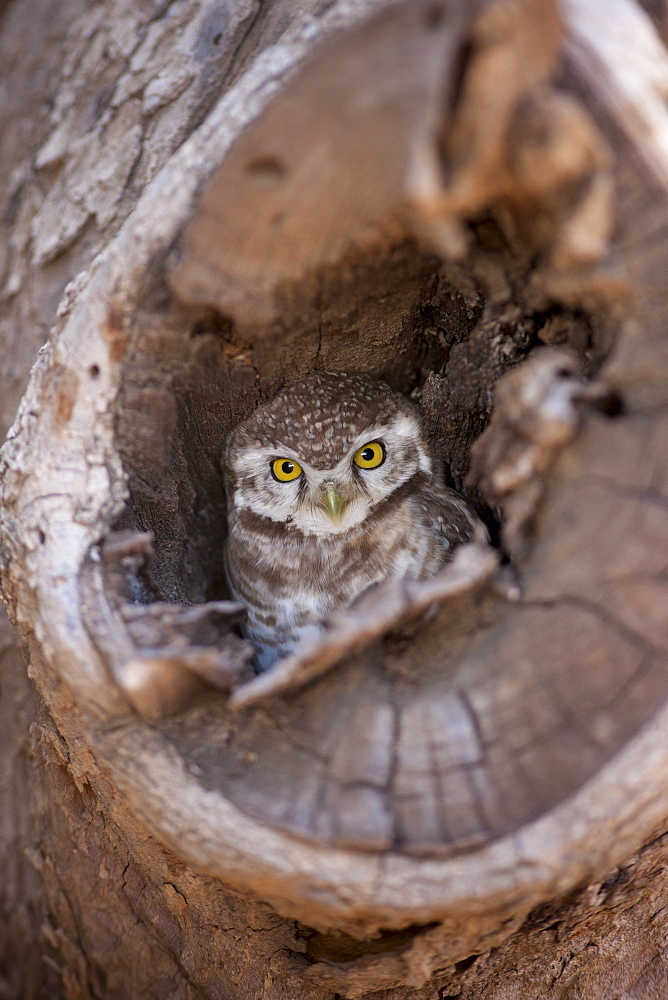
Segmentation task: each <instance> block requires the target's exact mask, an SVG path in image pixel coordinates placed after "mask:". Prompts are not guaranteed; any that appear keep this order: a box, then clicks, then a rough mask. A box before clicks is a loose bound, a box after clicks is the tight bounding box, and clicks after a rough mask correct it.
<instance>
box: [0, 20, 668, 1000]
mask: <svg viewBox="0 0 668 1000" xmlns="http://www.w3.org/2000/svg"><path fill="white" fill-rule="evenodd" d="M612 6H613V7H614V12H613V14H614V17H613V16H612V15H611V14H610V12H609V10H608V7H609V5H607V6H606V5H603V4H601V5H599V4H598V3H593V2H587V3H584V0H582V2H576V0H570V2H569V3H564V4H563V5H562V6H561V7H560V8H557V6H556V5H553V4H550V3H545V2H543V0H497V2H491V3H487V4H481V5H480V7H479V8H478V9H474V8H473V7H471V8H467V9H466V10H462V9H461V8H462V5H460V4H457V3H453V4H450V5H447V4H446V5H443V6H440V5H437V4H427V3H424V4H423V3H396V4H384V3H382V2H380V0H378V2H376V3H372V2H365V0H359V2H358V3H344V2H340V3H334V4H331V3H312V4H309V3H304V4H300V5H296V4H294V3H290V2H287V0H286V2H281V0H274V2H272V3H269V4H265V5H260V4H258V3H252V2H251V0H249V2H248V3H242V4H240V3H235V4H231V3H230V4H228V5H222V6H221V5H220V4H213V3H200V4H197V5H181V4H169V3H161V4H150V3H149V4H143V5H136V4H131V5H129V6H128V5H125V4H123V3H118V4H113V5H111V7H110V5H109V4H105V5H102V4H99V5H96V6H93V7H91V6H90V5H83V4H82V5H79V6H77V4H76V3H72V2H68V3H67V4H65V5H55V6H54V5H53V4H49V3H43V4H41V5H40V4H39V3H37V0H31V3H24V4H21V5H19V4H18V3H17V2H10V3H7V4H5V5H4V7H3V8H2V10H0V18H1V21H0V56H1V57H3V65H6V66H7V67H8V70H7V82H8V88H9V92H11V93H12V94H16V95H17V96H16V98H15V99H13V100H12V101H8V102H4V104H3V108H2V111H1V112H0V114H1V115H2V123H1V124H2V132H3V137H4V136H7V137H8V141H7V148H8V149H9V150H11V153H10V156H9V157H8V159H7V160H6V161H5V162H3V170H4V173H3V176H2V178H0V184H1V185H2V187H1V188H0V198H1V199H2V203H3V206H4V210H3V217H2V226H3V233H2V236H3V239H2V240H1V241H0V245H2V247H3V253H4V255H5V256H4V260H3V261H2V275H3V280H4V285H3V290H2V296H3V318H2V323H1V324H0V338H1V340H2V344H3V351H2V352H1V359H2V360H1V361H0V365H1V367H0V384H2V386H3V393H2V402H1V407H2V420H3V427H4V428H5V429H6V428H8V427H9V424H10V423H11V421H12V419H13V417H14V414H15V411H16V406H17V403H18V400H19V397H20V396H21V394H22V392H23V390H24V388H25V385H26V380H27V375H28V368H29V366H30V364H31V363H32V362H33V360H34V358H35V356H36V353H37V348H38V347H39V345H40V344H41V343H42V342H43V341H44V340H45V337H46V332H47V330H48V327H49V326H50V324H51V321H52V319H53V317H54V313H55V311H56V307H57V305H58V303H59V302H61V307H60V312H59V319H58V323H57V325H56V328H55V330H54V333H53V335H52V338H51V341H50V344H49V346H48V348H47V350H46V351H45V352H43V353H42V355H41V356H40V359H39V362H38V364H37V365H36V367H35V370H34V373H33V376H32V379H31V381H30V385H29V387H28V389H27V392H26V395H25V397H24V402H23V404H22V406H21V409H20V411H19V415H18V419H17V421H16V424H15V426H14V429H13V430H12V432H11V435H10V438H9V440H8V442H7V444H6V445H5V448H4V450H3V466H2V471H3V484H2V489H3V503H4V509H3V514H2V535H1V555H2V559H1V560H0V561H1V562H2V570H3V592H4V598H5V600H6V602H7V605H8V607H9V610H10V613H11V615H12V617H13V618H14V620H15V621H16V623H17V624H18V626H19V629H20V630H21V634H22V637H23V639H24V640H25V642H26V645H27V649H28V650H29V656H30V672H31V675H32V677H33V678H34V680H35V682H36V685H37V690H38V692H39V693H36V692H35V691H34V690H33V688H32V687H31V686H30V685H29V683H28V682H27V679H26V677H25V675H24V672H23V667H22V660H21V658H20V655H19V653H18V652H17V647H16V646H15V645H14V644H13V643H12V641H11V639H10V638H9V635H10V633H9V631H7V632H6V635H7V636H8V638H7V639H6V640H5V642H4V644H3V646H2V668H3V685H2V691H1V693H2V698H1V700H0V720H1V721H2V732H3V744H2V755H1V757H0V789H1V790H2V793H3V799H5V800H6V802H7V806H6V808H4V809H3V812H2V826H1V827H0V830H1V832H2V840H3V844H6V845H7V851H6V852H3V856H4V860H3V861H2V862H1V863H0V865H1V867H0V874H2V876H3V877H2V880H1V881H2V897H1V898H0V901H1V904H2V910H3V913H4V914H5V915H6V921H5V927H4V928H3V934H2V937H1V938H0V947H1V948H2V951H0V956H1V961H2V965H1V966H0V969H1V970H2V977H3V978H2V979H1V980H0V991H2V992H3V994H4V995H6V996H8V997H13V996H17V997H18V996H23V997H26V998H30V997H37V996H39V995H43V993H44V992H48V994H49V995H50V996H58V995H62V996H63V997H65V998H68V1000H70V998H72V1000H74V998H79V997H82V998H83V997H91V998H113V997H119V998H120V997H128V996H136V995H145V996H150V997H156V998H158V997H183V998H186V997H225V998H239V1000H242V998H244V1000H245V998H246V997H251V996H252V997H257V998H265V1000H281V998H285V1000H288V998H290V1000H308V998H312V1000H318V998H321V1000H325V998H327V997H330V998H331V997H332V996H333V995H336V994H338V995H340V996H344V997H357V996H363V995H375V996H377V997H378V998H380V997H381V996H382V997H384V998H386V1000H390V998H392V1000H427V998H430V1000H433V998H434V997H435V996H436V995H438V996H439V997H440V1000H447V998H453V997H462V998H474V997H485V998H497V997H498V998H508V997H515V996H517V997H523V998H524V997H528V998H531V997H536V998H539V997H545V996H550V997H552V996H553V997H555V998H563V1000H573V998H574V997H576V996H588V997H602V998H604V997H605V998H610V1000H612V998H614V997H618V998H619V997H624V998H637V1000H641V998H652V997H661V996H663V995H664V994H665V992H666V989H667V988H668V972H667V969H668V965H667V964H666V955H665V949H666V945H665V939H666V919H665V913H666V912H668V908H667V900H666V896H667V895H668V880H667V879H666V877H665V862H666V845H665V838H664V837H663V836H661V830H662V829H664V828H665V817H666V814H668V804H667V803H666V802H665V799H664V795H663V786H664V775H665V768H666V766H667V763H668V760H667V756H666V745H667V742H668V741H667V740H666V731H667V727H668V722H667V721H666V715H667V710H666V698H667V696H668V674H667V673H666V647H667V645H668V633H667V632H666V616H665V606H666V565H665V551H666V545H665V543H666V541H667V540H668V526H667V523H666V509H667V508H666V478H667V474H668V464H667V460H666V448H665V441H666V427H665V406H666V384H668V382H667V379H666V373H667V368H668V351H667V350H666V344H667V343H668V341H667V340H666V336H665V330H666V328H667V324H666V319H668V317H667V316H666V311H667V310H668V299H667V298H666V295H665V292H664V289H663V275H664V274H665V267H666V255H667V254H668V251H667V250H666V244H665V239H664V232H665V228H666V222H667V221H668V220H667V219H666V209H665V192H666V188H667V187H668V122H667V121H666V113H665V108H664V106H663V103H662V98H663V94H664V90H663V89H662V88H664V89H665V87H666V85H667V82H668V69H667V66H668V61H667V60H666V56H665V52H664V50H663V48H662V46H661V45H660V43H659V41H658V37H657V35H656V34H655V33H654V29H653V28H652V25H651V22H650V20H649V19H648V18H646V17H645V15H644V14H643V13H642V12H641V11H640V9H639V8H638V7H637V6H636V5H635V4H633V3H631V2H627V0H615V3H614V4H613V5H612ZM647 6H648V9H649V5H647ZM651 13H652V16H653V17H654V18H655V20H656V21H657V23H660V11H659V8H658V6H657V5H654V7H653V8H652V9H651ZM611 18H612V21H613V22H614V26H615V27H614V30H615V31H619V25H620V24H623V25H624V26H625V31H626V35H625V37H626V38H627V39H629V38H632V39H634V40H635V42H636V46H635V47H634V46H633V45H629V44H628V42H627V50H628V51H626V52H625V54H624V55H623V57H622V56H620V53H619V52H618V51H616V50H615V48H614V44H613V43H614V38H613V36H612V35H611V34H610V33H609V32H608V31H607V27H608V25H609V23H610V21H611ZM45 25H48V30H47V29H46V28H45ZM622 64H623V66H624V69H625V71H626V72H625V73H622V72H621V70H622ZM54 79H55V80H57V84H56V85H54V83H53V80H54ZM629 80H632V81H634V83H633V85H629ZM197 126H201V127H200V128H199V131H197V132H195V133H194V130H195V129H196V128H197ZM192 133H194V134H192ZM191 134H192V136H191ZM189 136H191V138H188V137H189ZM163 166H164V168H165V169H164V170H163V171H162V172H160V168H161V167H163ZM5 168H6V169H5ZM133 209H136V211H135V213H134V215H132V216H131V215H130V213H131V212H132V210H133ZM84 268H85V269H86V272H87V273H80V274H79V276H78V277H76V278H75V275H77V274H78V272H82V271H83V269H84ZM73 278H74V279H75V280H74V281H73V282H72V284H71V285H70V286H69V288H68V289H64V285H65V283H66V282H67V281H69V280H70V279H73ZM545 344H547V345H551V347H552V348H554V346H555V345H558V346H559V347H560V352H559V353H557V352H555V351H554V350H553V349H552V350H547V353H546V348H544V347H543V348H542V353H541V351H538V350H535V349H536V348H537V347H540V346H541V345H545ZM564 348H566V350H564ZM527 358H528V360H525V359H527ZM521 362H524V363H523V364H521ZM314 367H332V368H352V369H363V370H368V371H372V372H374V373H376V374H379V375H381V376H382V377H384V378H386V379H387V380H388V381H389V382H390V383H391V384H392V385H394V386H395V387H396V388H398V389H400V390H402V391H405V392H410V393H412V394H413V397H414V398H415V399H416V400H418V401H421V403H422V406H423V409H424V412H425V417H426V420H427V424H428V427H429V431H430V434H431V436H432V438H433V441H434V444H435V446H436V447H437V448H438V450H439V451H440V453H441V455H442V457H443V459H444V461H445V462H446V463H447V467H448V469H449V475H450V478H451V480H452V482H453V483H454V484H455V485H456V486H457V487H458V488H460V489H462V490H464V491H466V492H467V493H468V495H469V498H470V499H471V500H472V501H473V502H474V503H476V504H477V505H478V506H479V509H480V510H481V512H482V513H483V515H484V516H485V517H486V518H487V519H488V522H489V524H490V527H491V529H492V533H493V539H494V541H495V542H497V543H498V544H499V546H500V547H501V550H502V555H503V557H504V559H505V560H506V562H507V565H506V566H504V567H502V568H501V569H500V570H499V571H498V572H497V571H496V569H495V567H496V563H497V559H496V558H495V557H494V555H493V554H492V553H491V552H490V551H489V550H488V549H485V548H484V547H483V546H479V548H478V549H477V550H475V552H477V554H475V552H474V553H473V554H469V555H470V560H469V562H466V559H467V558H468V557H467V556H466V554H464V557H463V562H462V563H461V564H459V563H458V564H457V567H456V568H455V566H453V570H452V572H451V574H450V575H448V574H445V575H444V577H443V578H442V579H440V580H438V581H434V582H433V585H434V587H435V588H436V590H437V591H438V593H437V594H436V593H435V595H432V596H437V597H438V600H439V601H440V602H441V608H440V611H439V613H438V614H436V615H433V616H432V617H430V618H429V619H427V620H426V621H421V620H419V619H418V620H417V621H415V620H413V621H412V622H411V623H410V624H409V625H408V626H407V624H406V619H407V617H410V614H411V613H413V614H414V613H415V612H416V610H422V609H423V608H424V606H425V604H426V603H427V594H426V592H422V591H420V590H419V588H418V589H416V590H414V591H413V590H411V589H410V588H409V589H404V590H400V591H398V592H396V593H395V592H392V593H388V594H387V595H385V597H386V598H387V599H385V597H384V599H383V601H382V602H381V601H379V600H376V602H375V603H374V600H373V598H372V599H371V600H370V601H367V602H366V604H364V605H362V606H361V607H360V608H358V609H357V610H356V611H355V613H354V614H352V615H350V616H344V617H343V619H341V620H339V621H337V623H336V627H335V628H333V629H332V631H331V633H330V635H329V636H328V638H327V642H326V643H325V644H324V646H323V647H319V648H318V649H317V650H315V652H312V654H311V658H310V660H309V659H308V657H305V658H303V659H302V661H300V662H298V663H296V664H292V665H290V664H287V665H284V666H283V667H282V668H281V669H282V670H283V674H279V673H277V674H276V675H275V678H274V679H273V680H272V681H271V683H270V684H268V685H265V686H261V685H258V683H257V682H251V684H252V685H254V686H253V687H251V686H248V687H246V688H244V686H243V684H244V683H247V676H246V674H245V673H244V671H245V670H246V659H247V658H246V656H245V652H244V649H243V644H242V643H241V642H240V641H239V640H238V638H237V637H236V636H235V634H234V631H233V623H234V614H236V610H235V609H234V608H231V607H230V606H229V605H227V604H224V603H222V602H223V601H224V599H225V597H226V594H225V587H224V581H223V579H222V575H221V572H220V560H219V555H218V554H219V551H220V547H221V544H222V541H223V539H224V535H225V519H224V514H223V510H224V505H223V498H222V481H221V473H220V468H219V456H220V452H221V450H222V445H223V442H224V439H225V436H226V434H227V432H228V430H229V429H230V427H232V426H233V425H234V424H235V422H236V421H237V420H238V419H240V417H242V416H244V415H245V414H246V413H247V412H249V411H250V409H252V407H253V406H255V405H256V404H257V402H258V401H259V400H261V399H263V398H266V397H267V396H268V395H269V394H271V393H272V392H273V391H275V389H276V388H278V387H279V386H281V385H283V384H284V383H285V382H286V381H289V380H291V379H294V378H298V377H301V376H302V375H303V374H305V373H307V372H308V371H310V370H312V369H313V368H314ZM504 373H506V374H504ZM500 380H501V381H500ZM495 392H496V407H495V410H494V414H493V416H492V419H491V421H490V416H491V414H492V403H493V399H494V397H495ZM485 427H487V430H486V431H485V434H484V435H483V436H482V437H480V434H481V432H482V431H483V430H484V428H485ZM478 439H479V440H478ZM476 440H478V443H477V444H476V445H475V447H474V450H473V455H474V459H473V463H472V462H471V453H472V448H473V446H474V443H475V442H476ZM146 531H151V532H152V534H153V538H154V541H153V549H154V558H153V563H152V565H148V560H147V551H148V550H147V542H146V535H145V534H142V533H143V532H146ZM611 539H614V544H611V543H610V540H611ZM462 567H463V569H462ZM458 574H459V575H458ZM467 574H468V575H467ZM462 581H463V582H462ZM207 601H209V602H212V603H211V605H210V606H208V607H200V608H198V607H194V608H193V607H190V605H195V606H197V605H202V604H203V602H207ZM392 602H393V603H392ZM175 603H176V605H178V606H176V607H175ZM183 605H186V606H187V607H185V608H184V607H183ZM356 616H357V617H356ZM230 626H232V627H230ZM397 626H401V629H399V630H397ZM3 634H5V633H3ZM314 664H315V666H314ZM332 668H333V669H332ZM203 679H205V680H208V681H213V682H215V684H216V686H217V687H218V688H219V689H221V690H220V691H219V692H218V693H216V692H215V691H214V690H213V689H211V688H209V687H204V686H203ZM305 680H306V681H310V683H309V684H306V686H303V685H304V682H305ZM234 685H241V686H239V688H238V692H237V694H236V695H235V699H234V701H235V702H236V705H237V708H238V707H239V706H240V705H242V704H245V705H246V706H247V707H246V708H244V709H243V710H242V711H241V712H239V711H237V712H236V713H235V712H234V711H233V710H231V708H230V705H229V703H228V701H227V694H226V692H227V690H228V689H229V687H230V686H234ZM261 699H265V700H264V701H262V700H261ZM234 701H233V703H234ZM251 701H259V704H252V705H251ZM643 842H645V846H644V847H643V846H642V845H643ZM36 956H39V960H37V959H36Z"/></svg>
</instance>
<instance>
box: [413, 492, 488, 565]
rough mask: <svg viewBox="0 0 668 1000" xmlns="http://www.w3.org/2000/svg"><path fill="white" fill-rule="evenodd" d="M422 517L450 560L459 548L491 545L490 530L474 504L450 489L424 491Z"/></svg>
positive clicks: (421, 508) (421, 504) (421, 505)
mask: <svg viewBox="0 0 668 1000" xmlns="http://www.w3.org/2000/svg"><path fill="white" fill-rule="evenodd" d="M420 516H421V517H422V519H423V520H424V522H425V524H427V525H428V526H429V527H430V529H431V530H433V531H435V532H436V533H437V536H438V540H439V542H440V544H441V546H442V548H443V552H444V555H445V556H447V560H448V561H449V560H450V559H451V558H452V555H453V552H454V550H455V549H456V548H457V546H458V545H465V544H466V543H467V542H475V543H477V544H481V545H482V544H485V543H487V542H489V533H488V531H487V528H486V527H485V525H484V524H483V522H482V521H481V520H480V518H479V517H478V515H477V514H476V513H475V511H474V510H473V508H472V507H471V506H470V504H468V503H467V502H466V500H464V498H463V497H462V496H460V495H459V493H456V492H455V490H451V489H450V488H449V487H447V486H441V487H438V488H428V489H426V490H425V491H424V493H423V494H422V496H421V498H420Z"/></svg>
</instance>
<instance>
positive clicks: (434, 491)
mask: <svg viewBox="0 0 668 1000" xmlns="http://www.w3.org/2000/svg"><path fill="white" fill-rule="evenodd" d="M369 442H380V443H381V446H382V449H383V451H384V456H385V457H384V459H383V461H382V462H381V463H380V464H379V466H378V467H375V468H369V469H365V468H360V467H358V465H356V464H355V462H354V456H355V454H356V453H357V452H358V449H360V448H363V447H364V446H365V445H367V444H368V443H369ZM276 459H285V460H287V461H290V462H293V463H299V466H301V469H302V473H301V475H299V476H298V478H296V479H293V480H292V481H289V482H280V481H278V480H276V479H275V478H274V476H272V472H271V468H272V462H274V461H275V460H276ZM224 470H225V482H226V492H227V507H228V521H229V525H228V528H229V535H228V541H227V546H226V552H225V562H226V572H227V576H228V581H229V584H230V589H231V591H232V593H233V595H234V597H235V598H237V599H238V600H240V601H242V602H243V603H244V604H245V605H246V607H247V609H248V625H247V632H248V637H249V638H250V639H251V641H252V642H253V644H254V645H255V648H256V652H257V660H258V666H259V669H260V670H266V669H267V668H268V667H270V666H271V665H272V663H273V662H274V661H275V660H276V659H278V658H279V657H281V656H285V655H287V654H288V653H290V652H291V651H292V650H293V649H294V648H295V646H296V645H297V644H298V643H299V641H300V640H301V639H303V638H304V637H306V636H307V635H309V634H313V633H314V632H319V631H320V630H321V625H320V622H321V621H322V620H323V619H324V618H325V617H327V616H328V615H329V614H331V613H332V612H333V611H334V610H336V609H337V608H341V607H347V606H348V605H349V604H350V603H351V602H352V601H353V600H355V598H356V597H358V596H359V595H360V594H361V593H362V592H363V591H364V590H366V589H367V587H369V586H371V585H372V584H374V583H378V582H380V581H381V580H385V579H388V578H397V577H402V576H408V577H412V578H414V579H418V580H424V579H427V578H429V577H430V576H433V575H434V574H435V573H436V572H438V570H439V569H440V568H441V567H442V566H443V565H444V564H445V563H446V562H447V561H448V560H449V559H450V558H451V556H452V550H453V549H454V548H455V546H456V545H458V544H460V543H461V542H465V541H468V540H469V539H470V538H471V536H472V534H473V531H474V528H475V526H476V525H477V524H479V522H478V520H477V518H476V516H475V514H474V513H473V512H472V511H471V510H470V508H469V507H468V505H467V504H466V502H465V501H464V500H463V499H462V498H461V497H460V496H459V495H458V494H457V493H455V492H454V491H453V490H450V489H448V488H447V487H446V486H444V485H443V482H442V476H441V472H440V468H439V467H438V463H436V462H435V461H434V458H433V456H432V455H431V453H430V450H429V447H428V444H427V441H426V437H425V435H424V431H423V429H422V425H421V422H420V415H419V411H418V410H417V409H416V408H415V407H414V406H413V404H412V403H410V402H409V401H408V400H407V399H405V398H404V397H403V396H401V395H400V394H399V393H396V392H394V391H393V390H392V389H390V388H389V386H387V385H385V384H384V383H383V382H379V381H377V380H376V379H373V378H370V377H369V376H367V375H362V374H350V373H344V372H316V373H315V374H313V375H311V376H310V377H309V378H306V379H304V380H302V381H301V382H297V383H294V384H293V385H290V386H287V387H286V388H285V389H283V390H282V391H281V392H280V393H279V394H278V396H276V397H275V399H273V400H271V401H270V402H269V403H265V404H263V405H262V406H259V407H258V408H257V409H256V410H255V411H254V412H253V413H252V414H251V415H250V417H248V418H247V419H246V420H244V421H243V422H242V423H241V424H239V425H238V427H237V428H236V429H235V430H234V431H233V432H232V434H231V435H230V437H229V440H228V443H227V448H226V452H225V459H224ZM328 486H329V488H330V490H331V489H332V488H333V489H334V490H335V491H336V494H337V496H338V497H340V503H341V510H340V512H338V511H337V516H336V517H333V516H332V512H331V510H328V507H327V504H326V502H325V500H326V493H327V489H328Z"/></svg>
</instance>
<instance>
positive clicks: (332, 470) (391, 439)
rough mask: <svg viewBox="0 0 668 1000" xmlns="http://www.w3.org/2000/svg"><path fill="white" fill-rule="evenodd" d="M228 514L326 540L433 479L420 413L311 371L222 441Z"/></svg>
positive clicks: (346, 379)
mask: <svg viewBox="0 0 668 1000" xmlns="http://www.w3.org/2000/svg"><path fill="white" fill-rule="evenodd" d="M225 473H226V485H227V494H228V505H229V507H230V512H231V513H235V512H238V511H240V510H241V509H247V510H249V511H251V512H253V513H254V514H256V515H259V516H261V517H265V518H269V519H271V520H272V521H276V522H281V523H283V524H285V525H287V526H290V527H291V528H292V529H297V530H299V531H301V532H302V533H304V534H310V535H331V534H336V533H340V532H344V531H348V530H349V529H350V528H352V527H354V526H355V525H358V524H360V523H361V522H362V521H364V519H365V518H366V517H367V516H368V515H369V513H370V512H371V510H372V509H374V508H377V507H378V505H379V504H382V503H383V502H384V501H389V500H390V498H396V494H397V491H398V490H402V491H405V490H407V489H408V490H410V489H411V487H412V486H417V485H418V483H420V484H421V483H423V482H424V479H425V478H428V477H430V476H431V475H432V458H431V455H430V452H429V448H428V446H427V442H426V440H425V436H424V433H423V430H422V425H421V423H420V417H419V413H418V411H417V409H416V408H415V407H414V406H413V405H412V404H411V403H410V402H409V401H408V400H407V399H405V398H404V397H403V396H401V395H400V394H399V393H397V392H394V391H393V390H392V389H390V387H389V386H387V385H385V383H384V382H379V381H377V380H376V379H373V378H370V377H369V376H367V375H361V374H348V373H345V372H317V373H315V374H313V375H311V376H309V377H308V378H306V379H304V380H303V381H301V382H296V383H294V384H293V385H289V386H287V387H286V388H285V389H283V390H282V391H281V392H280V393H279V394H278V396H276V397H275V398H274V399H273V400H271V401H270V402H269V403H265V404H263V405H262V406H259V407H258V408H257V409H256V410H255V411H254V412H253V413H252V414H251V415H250V417H248V419H247V420H245V421H243V423H241V424H239V426H238V427H237V428H236V429H235V430H234V431H233V432H232V434H231V435H230V438H229V440H228V444H227V449H226V453H225Z"/></svg>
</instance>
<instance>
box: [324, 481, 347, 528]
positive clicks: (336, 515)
mask: <svg viewBox="0 0 668 1000" xmlns="http://www.w3.org/2000/svg"><path fill="white" fill-rule="evenodd" d="M322 505H323V507H324V508H325V510H326V511H327V513H328V514H329V516H330V517H331V519H332V521H339V520H340V518H341V514H342V512H343V509H344V507H345V506H346V501H345V500H344V499H343V497H342V496H341V494H340V493H339V491H338V490H337V488H336V486H335V485H334V483H327V486H326V487H325V496H324V497H323V504H322Z"/></svg>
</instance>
